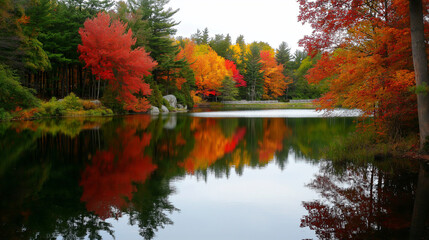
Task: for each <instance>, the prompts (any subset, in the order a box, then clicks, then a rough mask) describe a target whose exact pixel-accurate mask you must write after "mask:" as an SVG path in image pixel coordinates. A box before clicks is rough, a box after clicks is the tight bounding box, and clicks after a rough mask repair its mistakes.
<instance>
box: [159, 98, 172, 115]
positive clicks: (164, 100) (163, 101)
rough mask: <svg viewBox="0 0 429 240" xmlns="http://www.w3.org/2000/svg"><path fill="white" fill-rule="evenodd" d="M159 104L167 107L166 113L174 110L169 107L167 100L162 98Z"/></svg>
mask: <svg viewBox="0 0 429 240" xmlns="http://www.w3.org/2000/svg"><path fill="white" fill-rule="evenodd" d="M161 103H162V105H164V106H166V107H167V109H168V111H170V112H171V111H172V110H174V108H173V107H172V106H170V103H169V102H168V101H167V99H165V98H162V100H161Z"/></svg>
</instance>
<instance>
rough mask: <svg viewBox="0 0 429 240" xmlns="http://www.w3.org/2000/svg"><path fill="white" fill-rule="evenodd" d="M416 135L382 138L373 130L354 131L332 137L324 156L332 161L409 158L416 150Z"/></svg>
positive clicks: (417, 140)
mask: <svg viewBox="0 0 429 240" xmlns="http://www.w3.org/2000/svg"><path fill="white" fill-rule="evenodd" d="M418 142H419V139H418V135H417V134H413V133H410V134H409V135H408V136H402V137H398V138H396V139H390V138H382V137H380V136H378V135H376V134H375V133H374V132H373V131H356V132H353V133H351V134H349V135H348V136H347V137H342V138H338V139H333V140H332V143H331V145H330V146H329V148H328V149H326V158H327V159H330V160H333V161H334V162H350V161H352V162H368V161H369V162H371V161H383V160H387V159H392V158H410V155H413V154H414V153H417V152H418Z"/></svg>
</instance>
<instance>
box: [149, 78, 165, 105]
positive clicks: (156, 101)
mask: <svg viewBox="0 0 429 240" xmlns="http://www.w3.org/2000/svg"><path fill="white" fill-rule="evenodd" d="M149 84H150V86H151V88H152V94H151V95H150V97H149V102H150V104H151V105H152V106H155V107H157V108H161V106H162V99H163V98H162V93H161V91H159V88H158V85H157V84H156V83H154V82H152V83H149Z"/></svg>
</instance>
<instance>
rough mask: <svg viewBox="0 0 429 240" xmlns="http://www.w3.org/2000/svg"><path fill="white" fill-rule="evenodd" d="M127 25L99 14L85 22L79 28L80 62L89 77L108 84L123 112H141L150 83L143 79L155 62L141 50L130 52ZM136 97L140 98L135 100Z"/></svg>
mask: <svg viewBox="0 0 429 240" xmlns="http://www.w3.org/2000/svg"><path fill="white" fill-rule="evenodd" d="M126 28H127V26H126V24H123V23H122V22H121V21H119V20H113V21H112V20H111V18H110V16H109V15H108V14H107V13H104V12H100V13H98V14H97V16H96V17H95V18H93V19H87V20H86V21H85V23H84V28H81V29H79V34H80V36H81V38H82V44H81V45H79V46H78V51H79V52H80V57H79V58H80V59H81V60H83V61H85V63H86V65H85V67H87V68H91V71H92V74H94V75H95V76H96V77H97V78H98V81H99V82H98V86H99V89H100V80H101V79H102V80H105V81H107V82H108V83H109V87H110V88H111V89H112V90H113V91H115V92H117V95H118V97H117V98H118V100H119V101H121V102H123V103H124V109H125V110H132V111H135V112H144V111H147V109H148V108H149V107H150V105H149V102H148V101H147V99H146V98H145V97H142V95H150V94H151V89H150V86H149V84H147V83H145V82H144V80H143V77H144V76H147V75H150V71H151V70H152V69H153V67H155V66H156V65H157V63H156V62H155V61H154V60H153V59H152V58H151V57H150V56H149V53H147V52H146V51H145V50H144V49H143V48H136V49H134V50H132V48H131V47H132V46H133V45H134V44H135V43H136V39H134V38H133V37H132V32H131V30H128V31H126ZM136 95H139V97H137V96H136Z"/></svg>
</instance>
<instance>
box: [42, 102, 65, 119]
mask: <svg viewBox="0 0 429 240" xmlns="http://www.w3.org/2000/svg"><path fill="white" fill-rule="evenodd" d="M65 110H66V107H65V105H64V104H62V103H61V102H58V101H57V99H56V98H55V97H53V98H51V100H49V102H45V103H42V106H41V107H40V110H39V113H40V115H41V116H62V115H64V114H65Z"/></svg>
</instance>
